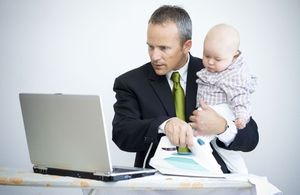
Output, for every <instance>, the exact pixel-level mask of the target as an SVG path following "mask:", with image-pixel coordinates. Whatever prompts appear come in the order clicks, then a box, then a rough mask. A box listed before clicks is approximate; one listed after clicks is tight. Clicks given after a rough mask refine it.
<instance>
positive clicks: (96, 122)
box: [19, 93, 156, 181]
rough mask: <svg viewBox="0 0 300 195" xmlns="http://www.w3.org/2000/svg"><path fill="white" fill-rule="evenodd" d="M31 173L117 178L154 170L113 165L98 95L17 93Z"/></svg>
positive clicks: (111, 179) (122, 178)
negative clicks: (31, 166)
mask: <svg viewBox="0 0 300 195" xmlns="http://www.w3.org/2000/svg"><path fill="white" fill-rule="evenodd" d="M19 98H20V104H21V110H22V116H23V122H24V127H25V133H26V139H27V145H28V150H29V155H30V160H31V163H32V164H33V171H34V172H35V173H42V174H50V175H61V176H72V177H79V178H88V179H96V180H101V181H119V180H126V179H131V178H137V177H143V176H147V175H153V174H154V173H155V172H156V170H155V169H143V168H135V167H117V166H116V167H113V166H112V163H111V157H110V152H109V145H108V139H107V135H106V126H105V120H104V114H103V107H102V103H101V99H100V96H97V95H64V94H33V93H21V94H19Z"/></svg>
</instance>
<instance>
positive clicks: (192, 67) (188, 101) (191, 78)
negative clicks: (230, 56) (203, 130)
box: [185, 55, 202, 121]
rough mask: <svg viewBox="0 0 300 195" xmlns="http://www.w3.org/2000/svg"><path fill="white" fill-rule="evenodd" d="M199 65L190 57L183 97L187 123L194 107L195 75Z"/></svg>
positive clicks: (199, 67) (195, 93) (195, 92)
mask: <svg viewBox="0 0 300 195" xmlns="http://www.w3.org/2000/svg"><path fill="white" fill-rule="evenodd" d="M201 67H202V66H201V64H199V62H197V61H196V60H195V59H194V58H193V57H192V56H191V55H190V62H189V66H188V74H187V83H186V96H185V118H186V121H189V117H190V115H191V114H192V112H193V111H194V110H195V107H196V101H197V100H196V95H197V83H196V80H197V75H196V73H197V72H198V71H199V70H200V69H201Z"/></svg>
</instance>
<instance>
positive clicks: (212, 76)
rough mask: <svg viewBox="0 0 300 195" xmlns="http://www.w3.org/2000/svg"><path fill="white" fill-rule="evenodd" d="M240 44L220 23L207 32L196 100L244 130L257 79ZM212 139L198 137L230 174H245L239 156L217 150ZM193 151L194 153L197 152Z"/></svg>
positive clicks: (242, 162) (218, 148)
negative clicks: (212, 151) (218, 158)
mask: <svg viewBox="0 0 300 195" xmlns="http://www.w3.org/2000/svg"><path fill="white" fill-rule="evenodd" d="M239 44H240V39H239V33H238V32H237V30H235V29H234V28H233V27H232V26H229V25H226V24H219V25H216V26H214V27H213V28H212V29H210V30H209V31H208V33H207V35H206V37H205V40H204V48H203V65H204V67H205V68H203V69H202V70H200V71H199V72H197V76H198V79H197V84H198V91H197V101H198V106H200V105H199V102H200V99H202V100H204V102H206V103H207V104H208V105H210V106H211V107H212V108H213V109H214V110H215V111H216V112H218V113H219V114H220V115H222V116H223V117H224V118H225V119H226V120H227V121H234V123H235V125H236V127H237V128H238V129H243V128H244V127H245V126H246V124H247V122H248V121H249V119H250V97H249V96H250V94H251V93H253V92H254V87H255V85H256V78H255V77H253V76H252V75H251V74H250V73H249V71H248V70H247V68H246V65H245V63H244V62H243V58H242V56H241V52H240V51H239ZM199 109H201V108H199ZM215 137H216V136H202V137H199V138H200V139H202V140H204V142H205V143H211V144H212V145H213V146H214V148H215V149H216V151H217V152H218V153H219V155H220V156H221V157H222V159H223V160H224V162H225V163H226V166H227V168H228V169H229V170H230V171H231V172H232V173H242V174H247V172H248V170H247V167H246V165H245V162H244V160H243V158H242V156H241V155H240V154H239V153H238V152H236V151H231V150H225V149H223V148H220V147H219V146H218V145H217V144H216V139H215ZM196 146H197V145H196ZM198 147H199V146H198ZM192 152H193V153H197V149H196V148H193V149H192Z"/></svg>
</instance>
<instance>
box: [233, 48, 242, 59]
mask: <svg viewBox="0 0 300 195" xmlns="http://www.w3.org/2000/svg"><path fill="white" fill-rule="evenodd" d="M241 54H242V52H241V51H240V50H237V51H236V52H235V55H234V58H237V57H239V56H240V55H241Z"/></svg>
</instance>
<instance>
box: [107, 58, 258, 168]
mask: <svg viewBox="0 0 300 195" xmlns="http://www.w3.org/2000/svg"><path fill="white" fill-rule="evenodd" d="M202 68H203V64H202V60H201V59H199V58H195V57H193V56H191V55H190V61H189V64H188V73H187V83H186V98H185V108H186V110H185V116H186V121H188V118H189V116H190V115H191V113H192V112H193V110H194V109H195V106H196V93H197V84H196V79H197V76H196V72H198V71H199V70H200V69H202ZM113 90H114V91H115V92H116V99H117V101H116V103H115V104H114V110H115V116H114V119H113V133H112V139H113V141H114V142H115V143H116V145H117V146H118V147H119V148H120V149H121V150H124V151H128V152H136V158H135V166H136V167H143V166H144V165H145V167H150V166H149V160H150V158H151V157H153V155H154V152H155V150H156V148H157V145H158V142H159V140H160V138H161V136H163V135H162V134H158V127H159V125H160V124H162V123H163V122H164V121H166V120H167V119H169V118H171V117H174V116H176V113H175V106H174V102H173V96H172V91H171V89H170V86H169V84H168V81H167V79H166V76H158V75H156V74H155V72H154V70H153V68H152V66H151V64H150V63H147V64H145V65H143V66H141V67H139V68H137V69H134V70H131V71H129V72H127V73H125V74H123V75H121V76H119V77H118V78H116V80H115V83H114V87H113ZM257 143H258V131H257V126H256V123H255V121H254V120H253V119H252V118H251V119H250V122H249V123H248V124H247V126H246V128H245V129H243V130H239V131H238V134H237V135H236V137H235V139H234V140H233V142H232V143H231V144H230V145H229V146H228V147H226V146H225V145H224V144H223V143H222V142H221V141H219V140H217V144H218V145H219V146H220V147H223V148H226V149H229V150H239V151H251V150H253V149H254V148H255V147H256V145H257ZM213 154H214V156H215V158H216V160H217V161H218V163H219V164H220V165H221V168H222V170H223V172H228V169H227V167H226V165H225V163H224V162H223V160H222V159H221V158H220V156H219V155H218V154H217V153H216V152H215V151H214V152H213ZM145 160H146V161H145Z"/></svg>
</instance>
